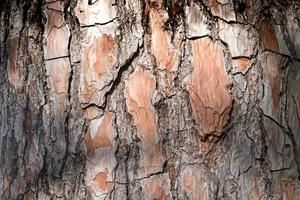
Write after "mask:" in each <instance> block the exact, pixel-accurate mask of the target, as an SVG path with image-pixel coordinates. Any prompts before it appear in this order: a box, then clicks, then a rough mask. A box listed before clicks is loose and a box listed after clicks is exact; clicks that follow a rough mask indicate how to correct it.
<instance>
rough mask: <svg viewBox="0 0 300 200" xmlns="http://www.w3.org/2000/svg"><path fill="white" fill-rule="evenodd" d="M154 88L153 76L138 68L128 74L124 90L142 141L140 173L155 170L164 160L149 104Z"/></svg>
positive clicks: (154, 119)
mask: <svg viewBox="0 0 300 200" xmlns="http://www.w3.org/2000/svg"><path fill="white" fill-rule="evenodd" d="M154 89H155V80H154V77H152V76H150V75H149V74H147V73H146V72H144V71H141V70H139V71H135V72H134V73H133V74H131V75H130V77H129V80H128V81H127V82H126V88H125V92H124V93H125V97H126V105H127V107H128V111H129V113H130V114H131V115H132V117H133V121H134V125H135V126H136V127H137V132H138V136H139V138H140V139H141V142H142V144H141V149H142V151H141V154H142V156H141V158H142V161H141V165H140V168H141V170H142V173H147V172H149V170H154V169H155V170H157V168H160V167H161V165H162V163H163V160H164V159H163V157H162V153H161V148H160V146H159V144H158V142H159V138H158V134H157V116H156V115H155V113H154V108H153V106H152V105H151V98H152V95H153V92H154ZM151 172H153V171H151Z"/></svg>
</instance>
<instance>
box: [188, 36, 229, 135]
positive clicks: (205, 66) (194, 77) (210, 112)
mask: <svg viewBox="0 0 300 200" xmlns="http://www.w3.org/2000/svg"><path fill="white" fill-rule="evenodd" d="M192 53H193V63H194V69H193V72H192V74H191V76H190V78H189V80H188V91H189V93H190V101H191V104H192V108H193V114H194V116H195V118H196V120H197V122H198V123H199V125H200V128H201V129H202V131H203V132H204V133H210V132H214V131H217V132H221V131H222V130H223V127H224V125H225V124H226V122H227V120H228V118H229V110H230V107H231V96H230V92H229V89H228V86H229V84H230V79H229V76H228V75H227V72H226V71H225V66H224V65H225V58H224V55H223V49H222V46H221V43H219V42H215V43H213V42H212V41H211V40H210V39H209V38H202V39H199V40H194V41H192Z"/></svg>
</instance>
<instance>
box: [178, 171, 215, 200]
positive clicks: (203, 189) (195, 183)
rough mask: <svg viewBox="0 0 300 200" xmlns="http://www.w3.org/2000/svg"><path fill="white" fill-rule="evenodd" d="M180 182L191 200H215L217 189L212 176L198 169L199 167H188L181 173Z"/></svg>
mask: <svg viewBox="0 0 300 200" xmlns="http://www.w3.org/2000/svg"><path fill="white" fill-rule="evenodd" d="M180 182H181V184H182V187H183V190H184V191H185V192H186V194H187V196H188V197H189V199H192V200H198V199H203V200H205V199H215V197H216V196H215V193H214V192H215V191H216V189H217V187H216V185H215V184H214V179H213V177H211V174H210V173H209V172H208V171H206V170H203V169H201V168H198V166H197V167H196V166H191V167H186V168H185V169H183V170H182V171H181V174H180Z"/></svg>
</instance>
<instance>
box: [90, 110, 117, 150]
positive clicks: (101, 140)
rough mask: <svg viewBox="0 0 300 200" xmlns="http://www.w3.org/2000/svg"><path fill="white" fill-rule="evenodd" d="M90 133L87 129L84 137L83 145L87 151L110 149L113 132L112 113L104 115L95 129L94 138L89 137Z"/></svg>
mask: <svg viewBox="0 0 300 200" xmlns="http://www.w3.org/2000/svg"><path fill="white" fill-rule="evenodd" d="M96 125H98V124H96ZM91 131H93V130H91V128H90V127H89V129H88V131H87V133H86V135H85V145H86V147H87V149H88V151H93V150H95V149H97V148H105V147H111V146H112V140H113V131H114V129H113V126H112V113H111V112H108V113H106V114H105V115H104V117H103V120H102V122H101V124H100V125H99V126H98V128H97V132H96V133H94V134H95V137H94V138H92V136H91ZM94 134H93V135H94Z"/></svg>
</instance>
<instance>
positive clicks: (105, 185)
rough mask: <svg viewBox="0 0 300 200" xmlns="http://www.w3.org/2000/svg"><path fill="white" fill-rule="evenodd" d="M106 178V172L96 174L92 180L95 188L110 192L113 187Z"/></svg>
mask: <svg viewBox="0 0 300 200" xmlns="http://www.w3.org/2000/svg"><path fill="white" fill-rule="evenodd" d="M107 178H108V171H107V170H106V171H105V172H100V173H98V174H97V175H96V177H95V179H94V181H95V186H96V187H97V188H98V189H100V190H102V191H111V190H112V186H113V185H112V183H111V182H110V181H107Z"/></svg>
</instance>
